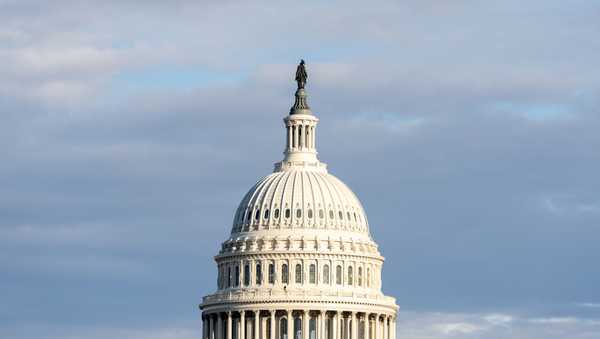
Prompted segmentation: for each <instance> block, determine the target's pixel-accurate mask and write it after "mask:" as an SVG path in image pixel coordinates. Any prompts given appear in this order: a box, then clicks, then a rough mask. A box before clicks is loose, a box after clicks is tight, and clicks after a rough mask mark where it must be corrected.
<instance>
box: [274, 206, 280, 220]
mask: <svg viewBox="0 0 600 339" xmlns="http://www.w3.org/2000/svg"><path fill="white" fill-rule="evenodd" d="M273 216H274V217H275V219H277V218H279V208H277V209H275V213H273Z"/></svg>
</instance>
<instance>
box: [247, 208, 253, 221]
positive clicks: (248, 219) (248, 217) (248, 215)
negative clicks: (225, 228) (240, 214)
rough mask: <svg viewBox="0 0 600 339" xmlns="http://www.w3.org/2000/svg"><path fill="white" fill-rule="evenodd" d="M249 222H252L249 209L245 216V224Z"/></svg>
mask: <svg viewBox="0 0 600 339" xmlns="http://www.w3.org/2000/svg"><path fill="white" fill-rule="evenodd" d="M250 220H252V210H250V209H249V210H248V213H247V214H246V222H250Z"/></svg>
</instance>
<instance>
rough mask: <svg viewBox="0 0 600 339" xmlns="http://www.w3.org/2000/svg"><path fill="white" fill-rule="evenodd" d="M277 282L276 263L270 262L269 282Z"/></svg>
mask: <svg viewBox="0 0 600 339" xmlns="http://www.w3.org/2000/svg"><path fill="white" fill-rule="evenodd" d="M274 283H275V264H269V284H274Z"/></svg>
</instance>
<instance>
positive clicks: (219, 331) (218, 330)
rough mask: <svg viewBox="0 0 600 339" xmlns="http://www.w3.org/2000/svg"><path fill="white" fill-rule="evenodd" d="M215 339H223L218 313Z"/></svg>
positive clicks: (221, 323)
mask: <svg viewBox="0 0 600 339" xmlns="http://www.w3.org/2000/svg"><path fill="white" fill-rule="evenodd" d="M217 339H223V319H222V318H221V314H220V313H217Z"/></svg>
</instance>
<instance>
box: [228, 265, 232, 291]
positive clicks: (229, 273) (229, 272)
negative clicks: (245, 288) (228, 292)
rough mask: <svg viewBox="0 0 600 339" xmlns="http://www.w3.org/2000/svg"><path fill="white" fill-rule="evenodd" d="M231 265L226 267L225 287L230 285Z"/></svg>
mask: <svg viewBox="0 0 600 339" xmlns="http://www.w3.org/2000/svg"><path fill="white" fill-rule="evenodd" d="M231 283H232V282H231V266H229V267H227V287H231Z"/></svg>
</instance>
